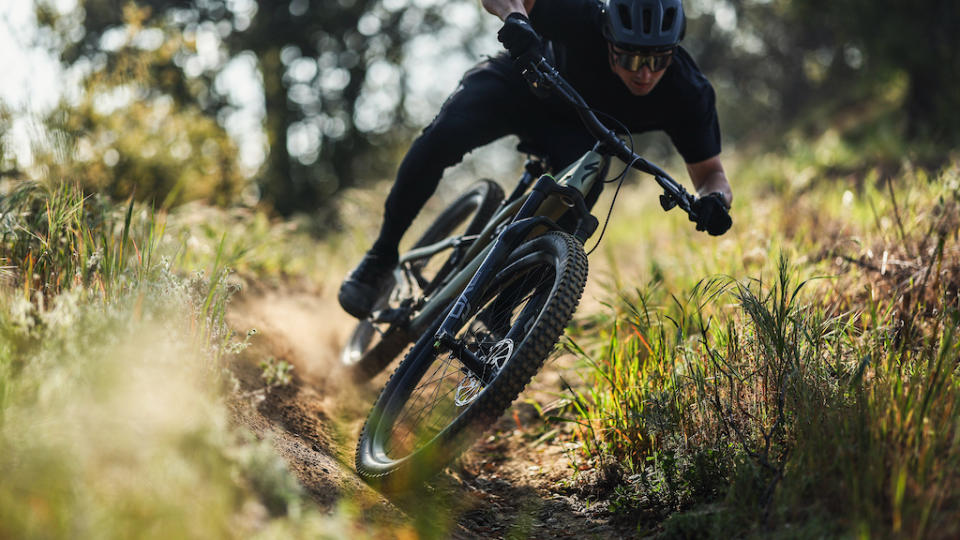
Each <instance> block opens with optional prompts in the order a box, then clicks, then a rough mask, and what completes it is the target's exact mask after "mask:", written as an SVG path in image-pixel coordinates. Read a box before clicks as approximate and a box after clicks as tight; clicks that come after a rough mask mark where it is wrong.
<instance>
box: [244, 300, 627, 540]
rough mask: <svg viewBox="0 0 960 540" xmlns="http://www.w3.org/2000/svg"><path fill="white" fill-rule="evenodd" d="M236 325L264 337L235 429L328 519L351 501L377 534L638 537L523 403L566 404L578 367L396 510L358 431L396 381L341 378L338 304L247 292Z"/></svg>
mask: <svg viewBox="0 0 960 540" xmlns="http://www.w3.org/2000/svg"><path fill="white" fill-rule="evenodd" d="M587 296H588V297H587V298H585V300H586V301H588V302H590V301H591V299H590V298H589V292H588V293H587ZM228 321H229V324H230V325H231V327H232V328H233V329H234V330H236V331H237V332H238V333H246V332H247V331H249V330H250V329H256V331H257V334H256V335H255V336H254V337H253V338H252V339H251V346H250V347H249V348H248V349H247V350H246V351H244V353H243V354H241V355H240V356H239V357H238V359H237V360H236V361H235V362H234V364H233V365H232V370H233V372H234V374H235V376H236V378H237V379H238V381H239V383H240V387H241V390H240V392H239V397H237V398H235V399H234V400H233V402H232V403H231V408H232V411H233V416H234V419H235V421H236V422H237V423H239V424H240V425H243V426H246V427H247V428H248V429H250V430H252V431H253V433H254V434H256V436H257V437H260V438H264V439H269V440H271V441H272V443H273V445H274V447H275V449H276V451H277V452H278V453H279V455H281V456H282V457H283V458H284V459H285V460H286V462H287V464H288V466H289V467H290V470H291V471H292V472H293V473H294V474H295V475H296V477H297V478H298V479H299V481H300V483H301V484H302V486H303V488H304V489H305V490H306V491H307V492H308V493H309V494H310V495H311V497H312V498H313V500H314V501H316V503H317V505H318V506H319V507H320V508H322V509H325V510H332V509H333V508H334V507H335V505H336V504H337V503H338V501H340V500H342V499H345V498H346V499H348V500H350V501H351V502H352V503H353V504H354V505H355V506H359V507H360V508H361V509H362V512H363V516H364V518H365V519H369V520H371V522H376V523H378V524H380V525H381V526H386V527H387V528H388V529H389V528H390V526H391V524H396V526H397V527H402V528H407V529H409V528H410V527H416V529H417V530H419V531H421V532H424V531H426V532H427V533H430V532H433V533H435V534H433V535H432V536H440V537H453V538H582V537H586V538H591V537H597V538H609V537H628V536H631V535H632V533H631V530H630V529H629V528H624V527H622V526H618V525H617V524H616V523H615V522H614V521H613V520H612V519H611V516H610V515H609V513H608V512H607V511H606V503H604V502H599V503H598V502H591V497H587V496H585V495H584V490H583V489H580V488H579V487H578V484H579V483H580V482H579V480H577V478H576V476H577V475H575V474H574V472H575V466H574V463H573V461H576V459H577V457H576V455H575V454H574V453H573V451H572V449H571V448H570V446H571V445H570V443H569V442H562V441H569V440H570V439H569V437H563V436H560V437H557V436H556V435H557V434H558V431H557V426H556V425H548V424H546V423H545V422H544V421H543V420H542V419H540V418H539V417H538V414H537V411H536V408H535V407H534V406H532V405H531V404H530V403H529V402H526V401H524V400H535V401H536V402H537V403H540V404H546V403H549V402H551V401H555V400H556V399H557V397H558V396H560V395H561V393H562V389H561V377H562V376H564V373H566V376H565V378H567V379H569V378H570V377H571V376H572V374H571V373H567V372H568V371H569V370H570V369H571V364H572V359H570V358H565V357H560V358H553V359H551V360H549V361H548V363H547V365H546V367H545V368H544V369H543V370H542V371H541V373H540V374H539V375H538V377H537V378H536V379H535V380H534V382H533V383H531V385H530V387H528V389H527V390H526V391H525V392H524V394H522V395H521V397H520V399H519V400H518V401H517V402H516V403H515V404H514V406H513V408H512V409H511V410H509V411H508V412H507V413H506V414H505V415H504V417H503V418H501V419H500V421H499V422H498V423H497V425H496V426H494V427H493V428H492V429H491V430H490V431H489V432H488V433H487V434H486V435H484V438H482V440H480V441H479V442H478V443H477V444H475V445H474V446H473V448H472V449H471V450H469V451H468V452H467V453H466V454H465V455H464V456H463V457H462V458H461V459H460V460H459V461H458V462H457V463H455V464H454V465H452V466H451V467H448V468H447V469H446V470H445V471H444V472H443V473H441V474H440V475H438V476H437V477H436V478H435V479H434V480H433V481H431V482H430V484H429V485H427V486H424V489H423V490H422V492H420V493H417V494H412V495H406V496H402V497H394V498H392V499H387V498H385V497H384V496H383V495H381V494H379V493H378V492H376V491H374V490H373V489H371V488H369V487H368V486H366V484H364V483H363V481H362V480H360V478H359V477H358V476H357V475H356V473H355V472H354V466H353V452H354V448H355V444H356V439H357V436H358V433H359V430H360V428H361V426H362V424H363V420H364V418H365V416H366V414H367V411H368V409H369V407H370V406H371V405H372V403H373V400H374V399H375V398H376V394H377V392H378V391H379V388H380V386H382V384H383V382H384V381H385V377H386V375H383V376H381V377H380V378H378V379H375V380H374V381H373V382H371V383H368V384H365V385H356V384H354V383H353V382H351V380H350V378H349V376H348V375H347V374H346V373H344V371H343V370H342V369H341V368H340V362H339V352H340V346H341V344H342V343H343V342H344V340H345V338H346V337H347V335H348V334H349V332H350V331H351V329H352V327H353V320H352V319H351V318H350V317H349V316H348V315H346V314H344V313H343V312H342V311H341V310H340V308H339V306H338V305H337V303H336V299H335V298H333V297H332V295H330V294H329V293H327V294H324V292H322V291H316V290H311V289H310V288H309V287H306V286H290V285H286V286H280V287H274V288H256V287H253V288H251V287H245V289H244V291H243V292H242V293H240V294H239V295H237V297H235V299H234V301H233V303H232V305H231V308H230V310H229V312H228ZM271 357H272V358H273V359H274V360H275V361H281V360H282V361H286V362H288V363H290V364H292V365H293V366H294V370H293V379H292V381H291V383H290V384H287V385H285V386H282V387H274V388H272V389H269V390H268V389H266V388H265V387H264V382H263V380H262V378H261V369H260V368H259V367H258V364H259V362H261V361H263V360H266V359H268V358H271ZM388 371H389V369H388ZM559 429H563V428H562V427H560V428H559ZM561 435H562V434H561ZM424 509H427V510H426V511H425V510H424Z"/></svg>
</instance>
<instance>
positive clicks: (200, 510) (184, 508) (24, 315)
mask: <svg viewBox="0 0 960 540" xmlns="http://www.w3.org/2000/svg"><path fill="white" fill-rule="evenodd" d="M0 208H2V211H0V228H2V237H0V257H2V258H3V259H4V266H5V270H6V273H5V281H4V283H3V287H2V290H0V477H2V478H3V482H0V537H3V538H32V537H44V538H77V537H81V538H90V537H93V538H130V537H137V538H143V537H147V538H151V537H152V538H183V537H192V538H210V537H240V538H247V537H254V536H260V537H265V538H286V537H290V536H310V537H328V538H337V537H344V536H351V537H366V536H369V534H370V532H369V531H368V530H367V528H365V527H364V526H362V525H359V521H358V519H357V517H356V515H355V513H354V511H353V510H351V509H350V508H349V507H347V506H344V507H343V508H342V509H341V510H338V511H337V512H336V514H334V515H332V516H328V515H325V514H323V513H320V512H319V511H317V510H316V509H315V507H313V506H312V504H311V503H310V502H309V498H308V497H307V495H306V494H305V493H304V492H303V491H302V489H301V488H300V486H299V485H298V483H297V482H296V480H295V479H294V478H293V476H292V475H291V474H290V473H289V472H288V470H287V468H286V465H285V464H284V462H283V461H282V460H281V459H280V458H279V457H278V456H277V455H276V454H275V453H274V451H273V448H272V445H271V444H270V442H269V441H257V440H255V439H254V438H253V437H252V436H251V435H248V434H246V433H245V432H244V431H243V430H242V429H240V428H238V427H237V426H235V425H233V424H232V423H231V422H230V420H229V412H228V410H227V407H226V405H225V400H224V396H225V395H227V394H229V393H230V392H231V391H232V388H233V386H234V382H233V378H232V375H231V374H230V372H229V371H227V370H226V369H225V360H226V359H227V358H228V357H229V356H230V355H232V354H235V352H236V350H237V349H238V348H240V347H241V346H242V342H240V341H239V340H237V339H235V338H234V337H233V336H232V335H231V333H230V331H229V330H228V329H227V327H226V325H225V324H224V312H225V309H226V305H227V302H228V301H229V298H230V295H231V294H232V292H233V290H232V286H231V285H230V284H229V271H228V270H227V268H228V267H229V266H231V265H233V264H235V263H236V261H237V259H236V256H237V252H231V251H229V249H231V248H230V246H231V244H230V241H229V240H224V239H223V238H224V236H223V234H221V235H220V239H221V240H220V242H219V244H218V245H217V247H216V248H215V250H214V251H212V252H211V253H209V254H208V255H207V256H206V257H198V256H197V255H196V254H190V255H189V256H187V255H186V253H187V249H186V248H185V246H183V245H182V244H181V243H180V242H181V241H182V239H180V240H178V239H176V238H170V237H169V236H167V235H166V234H165V232H166V225H165V223H167V219H168V217H167V216H164V215H160V214H156V213H154V212H152V211H149V210H147V209H144V208H143V207H141V206H139V205H136V204H132V203H130V204H124V205H122V206H119V207H118V206H115V205H112V204H110V203H108V202H107V201H105V200H102V199H99V198H97V197H96V196H93V197H84V196H83V195H82V194H81V193H80V192H79V190H78V189H77V188H75V187H73V186H71V185H69V184H65V185H60V186H57V187H54V188H50V187H45V186H42V185H35V184H22V185H19V186H17V188H16V189H15V190H14V191H12V192H11V193H8V194H7V195H6V196H5V197H4V198H3V199H2V203H0ZM179 227H180V225H179V224H175V226H174V228H179ZM181 230H183V229H181ZM197 263H200V267H199V268H198V267H197V266H192V264H197ZM201 268H202V269H201ZM278 369H279V367H278ZM285 374H286V371H282V372H278V374H277V375H278V376H279V375H285ZM280 379H282V377H280ZM282 382H283V381H282V380H279V379H278V381H277V382H276V383H277V384H282Z"/></svg>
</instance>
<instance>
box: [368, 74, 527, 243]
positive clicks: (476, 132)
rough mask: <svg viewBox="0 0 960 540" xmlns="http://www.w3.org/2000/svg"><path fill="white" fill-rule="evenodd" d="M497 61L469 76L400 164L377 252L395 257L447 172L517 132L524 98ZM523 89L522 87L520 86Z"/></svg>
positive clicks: (516, 80)
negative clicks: (476, 151) (475, 152)
mask: <svg viewBox="0 0 960 540" xmlns="http://www.w3.org/2000/svg"><path fill="white" fill-rule="evenodd" d="M510 67H511V66H509V65H507V66H504V65H503V64H502V63H501V62H498V61H497V59H494V60H488V61H486V62H483V63H481V64H480V65H478V66H477V67H476V68H474V69H472V70H470V71H468V72H467V73H466V74H465V75H464V77H463V79H462V80H461V82H460V86H459V87H458V88H457V90H455V91H454V93H453V94H452V95H451V96H450V97H449V98H447V101H446V102H445V103H444V104H443V107H441V109H440V112H439V113H438V114H437V117H436V118H434V120H433V122H431V123H430V125H428V126H427V127H426V128H425V129H424V130H423V132H422V133H421V134H420V135H419V136H418V137H417V139H416V140H415V141H414V142H413V145H412V146H411V147H410V150H408V151H407V154H406V156H405V157H404V158H403V161H402V162H401V163H400V168H399V169H398V171H397V178H396V181H395V182H394V184H393V187H392V188H391V190H390V194H389V195H388V196H387V200H386V203H385V205H384V219H383V225H382V226H381V229H380V234H379V236H378V237H377V241H376V242H375V243H374V246H373V250H374V251H376V252H378V253H385V254H393V253H396V252H397V249H398V246H399V244H400V239H401V238H402V236H403V234H404V233H405V232H406V231H407V229H409V228H410V224H411V223H413V220H414V218H415V217H416V216H417V214H418V213H419V212H420V209H421V208H423V205H424V204H426V202H427V199H429V198H430V196H431V195H433V192H434V191H435V190H436V188H437V186H438V185H439V183H440V179H441V177H442V176H443V172H444V170H446V169H447V168H448V167H450V166H453V165H456V164H457V163H459V162H460V161H461V160H462V159H463V156H464V155H465V154H466V153H467V152H469V151H471V150H473V149H475V148H478V147H480V146H483V145H485V144H487V143H490V142H492V141H494V140H496V139H498V138H500V137H503V136H505V135H508V134H510V133H512V132H513V128H514V126H515V125H516V120H517V118H516V116H517V114H518V112H520V111H521V110H522V109H523V106H522V105H521V104H522V102H523V101H524V98H525V95H524V93H523V91H524V90H525V88H524V87H523V86H522V81H521V80H519V75H517V74H514V73H511V72H510V71H509V69H507V68H510ZM518 85H519V86H518Z"/></svg>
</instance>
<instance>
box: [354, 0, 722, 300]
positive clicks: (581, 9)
mask: <svg viewBox="0 0 960 540" xmlns="http://www.w3.org/2000/svg"><path fill="white" fill-rule="evenodd" d="M481 1H482V4H483V6H484V8H485V9H486V10H487V11H488V12H490V13H491V14H493V15H496V16H498V17H500V18H501V19H502V20H503V21H504V24H503V27H502V28H501V30H500V31H499V33H498V34H497V36H498V39H499V40H500V41H501V42H502V43H503V44H504V47H505V48H506V49H507V51H508V52H507V53H502V54H500V55H498V56H496V57H493V58H489V59H487V60H485V61H483V62H481V63H480V64H479V65H477V66H475V67H474V68H472V69H471V70H469V71H467V73H466V74H465V75H464V76H463V79H462V80H461V82H460V85H459V86H458V87H457V89H456V90H454V92H453V94H451V95H450V97H449V98H447V101H446V102H445V103H444V104H443V106H442V107H441V109H440V112H439V113H438V115H437V116H436V118H435V119H434V120H433V121H432V122H431V123H430V125H428V126H427V127H426V128H424V130H423V132H422V133H421V134H420V135H419V137H418V138H417V139H416V140H415V141H414V142H413V144H412V146H411V147H410V150H409V151H408V152H407V154H406V156H405V157H404V159H403V161H402V162H401V164H400V168H399V170H398V172H397V178H396V181H395V183H394V185H393V188H392V189H391V190H390V194H389V195H388V197H387V201H386V204H385V212H384V219H383V225H382V226H381V230H380V233H379V236H378V238H377V240H376V242H375V243H374V244H373V247H372V248H371V249H370V251H368V252H367V254H366V255H365V256H364V257H363V260H362V261H361V262H360V264H359V265H358V266H357V268H356V269H354V270H353V272H351V273H350V275H349V276H348V277H347V279H346V280H345V281H344V282H343V284H342V285H341V287H340V292H339V295H338V296H339V300H340V305H341V306H342V307H343V309H344V310H345V311H346V312H347V313H349V314H351V315H353V316H354V317H357V318H361V319H362V318H365V317H367V316H369V314H370V312H371V310H372V309H373V306H374V304H375V302H376V300H377V298H378V296H379V295H380V294H381V288H382V287H383V284H384V283H386V282H388V281H389V280H388V279H387V278H388V276H389V275H390V273H391V272H392V270H393V268H394V267H395V266H396V264H397V259H398V246H399V244H400V238H401V237H402V236H403V234H404V233H405V232H406V230H407V229H408V228H409V227H410V224H411V223H412V222H413V219H414V217H416V215H417V213H419V211H420V209H421V208H422V207H423V205H424V204H425V203H426V201H427V199H428V198H429V197H430V196H431V195H432V194H433V192H434V190H435V189H436V187H437V185H438V184H439V182H440V178H441V176H442V174H443V171H444V169H446V168H447V167H449V166H452V165H454V164H456V163H458V162H460V160H461V159H462V158H463V156H464V154H466V153H467V152H469V151H471V150H473V149H475V148H477V147H479V146H482V145H484V144H487V143H489V142H492V141H494V140H495V139H498V138H500V137H503V136H505V135H510V134H513V135H517V136H519V137H520V139H521V141H524V142H526V143H528V144H531V145H532V146H533V147H535V148H537V149H538V153H540V154H545V155H542V156H541V157H545V158H546V159H547V161H548V163H549V164H550V166H551V167H552V168H553V169H554V170H561V169H562V168H564V167H566V166H567V165H569V164H570V163H572V162H573V161H574V160H575V159H577V158H579V157H580V156H581V155H583V153H584V152H586V151H587V150H589V149H590V148H592V147H593V145H594V143H595V142H596V139H595V138H593V137H592V136H591V135H590V134H589V133H588V132H587V131H586V129H585V128H584V126H583V124H582V123H581V122H580V120H579V118H578V117H577V116H576V113H575V111H572V110H571V109H570V107H569V106H566V105H565V104H562V103H560V102H558V101H554V100H551V99H549V98H548V99H541V98H538V97H536V96H535V95H534V94H533V93H532V92H531V91H530V89H529V87H528V86H527V83H526V81H525V80H524V78H523V76H522V75H521V72H520V69H519V68H518V67H517V66H516V64H515V63H514V61H513V60H514V59H516V58H519V57H521V56H524V55H531V54H533V55H540V54H543V53H544V52H545V51H546V50H547V49H546V45H545V42H544V39H543V38H546V39H547V40H550V44H551V45H550V47H551V49H552V51H553V52H554V55H555V60H554V64H555V65H556V66H557V68H558V69H559V71H560V73H561V74H562V75H563V76H564V78H566V79H567V80H568V81H569V82H570V83H571V84H572V86H573V87H574V88H576V89H577V91H578V92H580V93H581V94H582V95H583V97H584V98H585V100H586V102H587V103H588V104H590V106H591V107H593V108H595V109H596V110H598V111H601V112H602V113H604V115H603V116H604V117H610V118H615V119H616V120H618V121H619V122H620V123H622V124H625V125H626V127H627V128H628V129H629V130H630V131H631V132H635V133H638V132H646V131H653V130H662V131H664V132H666V133H667V135H668V136H669V137H670V139H671V141H672V142H673V145H674V147H675V148H676V149H677V151H678V152H679V153H680V155H681V156H682V157H683V158H684V161H685V162H686V164H687V171H688V173H689V175H690V179H691V181H692V182H693V185H694V187H695V188H696V190H697V192H698V194H699V198H698V199H697V201H696V203H694V205H695V209H696V210H697V212H696V213H697V215H698V220H697V229H698V230H707V231H708V232H710V233H711V234H722V233H723V232H724V231H726V229H727V228H728V227H729V217H728V216H727V215H726V212H723V211H721V209H720V206H721V205H722V206H724V207H727V208H729V206H730V203H731V201H732V200H733V193H732V191H731V188H730V183H729V182H728V180H727V178H726V175H725V174H724V171H723V165H722V164H721V162H720V157H719V154H720V129H719V125H718V122H717V113H716V108H715V97H714V92H713V88H712V87H711V86H710V83H709V82H708V81H707V79H706V78H705V77H704V76H703V74H702V73H701V72H700V70H699V68H698V67H697V65H696V64H695V63H694V61H693V59H692V58H691V57H690V55H689V54H688V53H687V52H686V51H685V50H684V49H683V48H682V47H680V46H679V42H680V40H681V39H682V37H683V34H684V31H685V28H686V17H685V15H684V12H683V6H682V5H681V1H680V0H609V1H608V3H607V4H603V3H601V2H600V1H599V0H481ZM541 36H543V38H541ZM618 126H619V124H614V123H611V124H610V125H608V127H610V128H612V129H616V128H617V127H618ZM593 198H594V200H595V197H593ZM588 202H589V203H592V202H594V201H588ZM724 220H726V223H724Z"/></svg>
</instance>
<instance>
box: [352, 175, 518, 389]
mask: <svg viewBox="0 0 960 540" xmlns="http://www.w3.org/2000/svg"><path fill="white" fill-rule="evenodd" d="M502 200H503V189H502V188H501V187H500V186H499V185H498V184H497V183H496V182H494V181H492V180H486V179H484V180H480V181H478V182H477V183H475V184H473V185H472V186H470V188H468V189H467V191H465V192H464V193H463V194H462V195H460V197H458V198H457V199H456V200H455V201H454V202H452V203H451V204H450V206H448V207H447V208H446V209H444V211H443V212H441V213H440V215H439V216H437V219H436V220H434V222H433V223H432V224H431V225H430V227H429V228H427V230H426V232H424V233H423V236H421V237H420V239H419V240H417V242H416V243H415V244H414V246H413V248H414V249H416V248H419V247H423V246H428V245H430V244H434V243H436V242H439V241H441V240H443V239H445V238H450V237H453V236H457V235H464V236H468V235H474V234H478V233H480V231H481V230H483V227H484V226H485V225H486V224H487V222H488V221H489V220H490V218H491V217H492V216H493V214H494V212H496V210H497V207H499V205H500V201H502ZM453 269H454V265H453V264H451V253H450V252H449V251H444V252H439V253H437V254H435V255H433V256H432V257H427V258H423V259H418V260H416V261H411V262H410V267H409V268H408V270H409V271H410V272H413V273H415V275H416V276H417V280H416V281H417V283H410V280H409V279H408V277H407V275H405V274H404V273H403V272H402V271H401V270H400V269H399V268H398V269H397V270H396V271H395V272H394V285H393V287H391V288H390V289H388V290H387V291H386V292H385V293H384V294H383V296H381V297H380V298H379V299H378V300H377V303H376V305H375V306H374V311H380V310H383V309H387V308H396V307H398V306H399V305H401V304H402V302H403V301H404V300H405V299H407V298H412V297H413V296H415V295H418V294H419V291H415V290H412V289H414V288H420V287H422V288H423V289H431V288H434V287H436V286H437V285H438V284H439V283H440V282H442V281H443V280H444V279H445V278H446V277H447V276H448V275H450V272H451V271H452V270H453ZM408 275H409V274H408ZM414 338H416V336H412V337H411V336H410V335H408V333H407V331H406V328H405V327H404V325H403V324H388V323H374V322H371V321H370V320H362V321H360V322H358V323H357V326H356V327H355V328H354V329H353V332H351V334H350V336H349V337H348V338H347V343H346V344H345V345H344V347H343V350H342V352H341V353H340V360H341V362H342V363H343V364H344V365H345V366H347V367H348V368H349V369H350V371H351V372H352V375H353V378H354V379H355V380H357V381H366V380H368V379H371V378H372V377H374V376H375V375H377V374H378V373H380V372H381V371H382V370H383V368H385V367H387V365H388V364H389V363H390V362H391V361H393V359H394V358H397V357H398V356H400V354H401V353H403V351H404V349H405V348H407V346H408V345H409V344H410V342H411V341H412V340H413V339H414Z"/></svg>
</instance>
